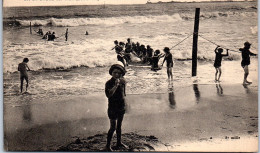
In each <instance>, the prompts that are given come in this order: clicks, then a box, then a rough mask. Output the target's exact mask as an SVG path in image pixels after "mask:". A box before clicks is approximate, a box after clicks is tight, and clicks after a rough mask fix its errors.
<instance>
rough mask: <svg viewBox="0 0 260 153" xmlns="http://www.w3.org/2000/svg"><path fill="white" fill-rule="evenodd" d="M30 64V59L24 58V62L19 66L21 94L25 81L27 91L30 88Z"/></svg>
mask: <svg viewBox="0 0 260 153" xmlns="http://www.w3.org/2000/svg"><path fill="white" fill-rule="evenodd" d="M28 62H29V59H28V58H24V59H23V62H22V63H20V64H19V65H18V71H20V81H21V86H20V89H21V93H22V92H23V81H24V80H25V81H26V91H27V88H28V86H29V79H28V73H27V70H28V71H30V68H29V67H28V65H27V63H28Z"/></svg>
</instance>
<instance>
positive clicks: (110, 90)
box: [105, 62, 127, 151]
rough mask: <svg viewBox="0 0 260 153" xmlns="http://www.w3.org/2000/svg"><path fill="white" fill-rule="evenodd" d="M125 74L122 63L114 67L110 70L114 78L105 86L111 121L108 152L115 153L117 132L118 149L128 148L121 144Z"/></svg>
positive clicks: (107, 145)
mask: <svg viewBox="0 0 260 153" xmlns="http://www.w3.org/2000/svg"><path fill="white" fill-rule="evenodd" d="M125 73H126V70H125V68H124V66H123V65H122V64H121V63H120V62H119V63H118V64H114V65H112V66H111V67H110V69H109V74H110V75H111V76H112V78H111V79H110V80H108V81H107V82H106V86H105V93H106V96H107V98H108V111H107V112H108V117H109V119H110V129H109V131H108V134H107V144H106V151H113V150H112V149H111V140H112V137H113V134H114V132H115V131H116V134H117V147H125V148H126V147H127V146H126V145H124V144H123V143H122V142H121V126H122V121H123V118H124V114H125V96H126V94H125V87H126V81H125V79H124V77H123V76H124V75H125Z"/></svg>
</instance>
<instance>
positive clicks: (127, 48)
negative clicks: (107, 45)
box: [125, 38, 132, 63]
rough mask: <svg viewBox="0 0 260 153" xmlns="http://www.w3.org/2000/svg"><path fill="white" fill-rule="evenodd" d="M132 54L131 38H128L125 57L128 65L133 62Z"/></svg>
mask: <svg viewBox="0 0 260 153" xmlns="http://www.w3.org/2000/svg"><path fill="white" fill-rule="evenodd" d="M131 52H132V43H131V40H130V38H128V39H127V42H126V44H125V57H126V62H127V63H129V62H130V61H131V54H130V53H131Z"/></svg>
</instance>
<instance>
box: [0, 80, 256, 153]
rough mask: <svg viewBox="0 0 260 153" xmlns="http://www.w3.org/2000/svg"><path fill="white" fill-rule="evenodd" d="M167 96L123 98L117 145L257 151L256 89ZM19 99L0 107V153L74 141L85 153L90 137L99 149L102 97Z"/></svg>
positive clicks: (217, 87)
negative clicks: (0, 134) (0, 146)
mask: <svg viewBox="0 0 260 153" xmlns="http://www.w3.org/2000/svg"><path fill="white" fill-rule="evenodd" d="M171 91H172V92H168V93H162V94H160V93H157V94H135V95H134V94H132V95H127V106H128V107H127V113H126V115H125V118H124V121H123V126H122V129H123V130H122V132H123V133H124V136H123V141H124V140H125V141H127V142H126V143H127V144H129V143H130V142H135V143H132V144H135V145H136V146H138V144H140V145H139V150H140V151H142V150H144V151H153V149H154V150H155V151H223V150H228V149H230V150H228V151H247V152H255V151H257V148H258V93H257V85H254V84H251V85H249V86H242V85H241V84H235V85H224V84H223V85H222V84H203V85H202V84H194V85H191V86H186V87H174V88H173V89H172V90H171ZM21 100H22V101H27V103H24V102H22V103H21V104H17V105H14V104H8V103H5V104H4V123H5V124H4V131H5V133H4V137H5V142H4V144H5V150H8V151H56V150H59V149H60V148H62V147H63V149H64V147H66V146H68V144H73V143H74V144H77V143H75V142H76V141H75V139H76V140H77V139H78V140H80V141H79V142H81V145H74V149H76V150H78V151H88V150H87V149H86V147H82V144H85V146H86V145H87V144H88V143H89V141H87V140H90V138H91V140H95V141H94V142H95V145H94V144H92V145H91V146H97V148H98V149H96V151H100V150H102V149H103V148H104V146H105V144H104V142H105V140H104V139H105V133H106V132H107V131H108V128H109V120H108V117H107V114H106V109H107V99H106V97H105V95H104V93H98V94H95V95H91V96H90V95H89V96H80V97H79V96H69V95H68V97H59V98H53V99H38V100H35V99H30V95H24V96H23V98H22V99H21ZM100 136H101V137H102V138H100ZM89 137H90V138H89ZM88 138H89V139H88ZM139 138H140V139H139ZM143 138H145V139H143ZM146 138H147V139H146ZM150 138H151V139H150ZM101 139H102V141H101ZM154 139H156V140H157V141H153V140H154ZM113 140H114V141H115V138H114V139H113ZM144 140H145V142H146V143H147V144H146V145H144V143H143V142H144ZM101 142H103V143H101ZM89 144H90V143H89ZM241 144H243V145H241ZM144 146H146V147H144ZM133 148H134V147H132V149H133ZM140 148H141V149H140ZM92 151H93V150H92ZM119 151H120V150H119ZM127 151H129V150H127ZM130 151H131V150H130ZM132 151H138V149H137V150H132Z"/></svg>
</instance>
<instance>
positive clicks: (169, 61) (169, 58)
mask: <svg viewBox="0 0 260 153" xmlns="http://www.w3.org/2000/svg"><path fill="white" fill-rule="evenodd" d="M165 60H166V64H167V67H168V68H170V67H173V60H172V54H171V53H170V54H168V55H167V56H165Z"/></svg>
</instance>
